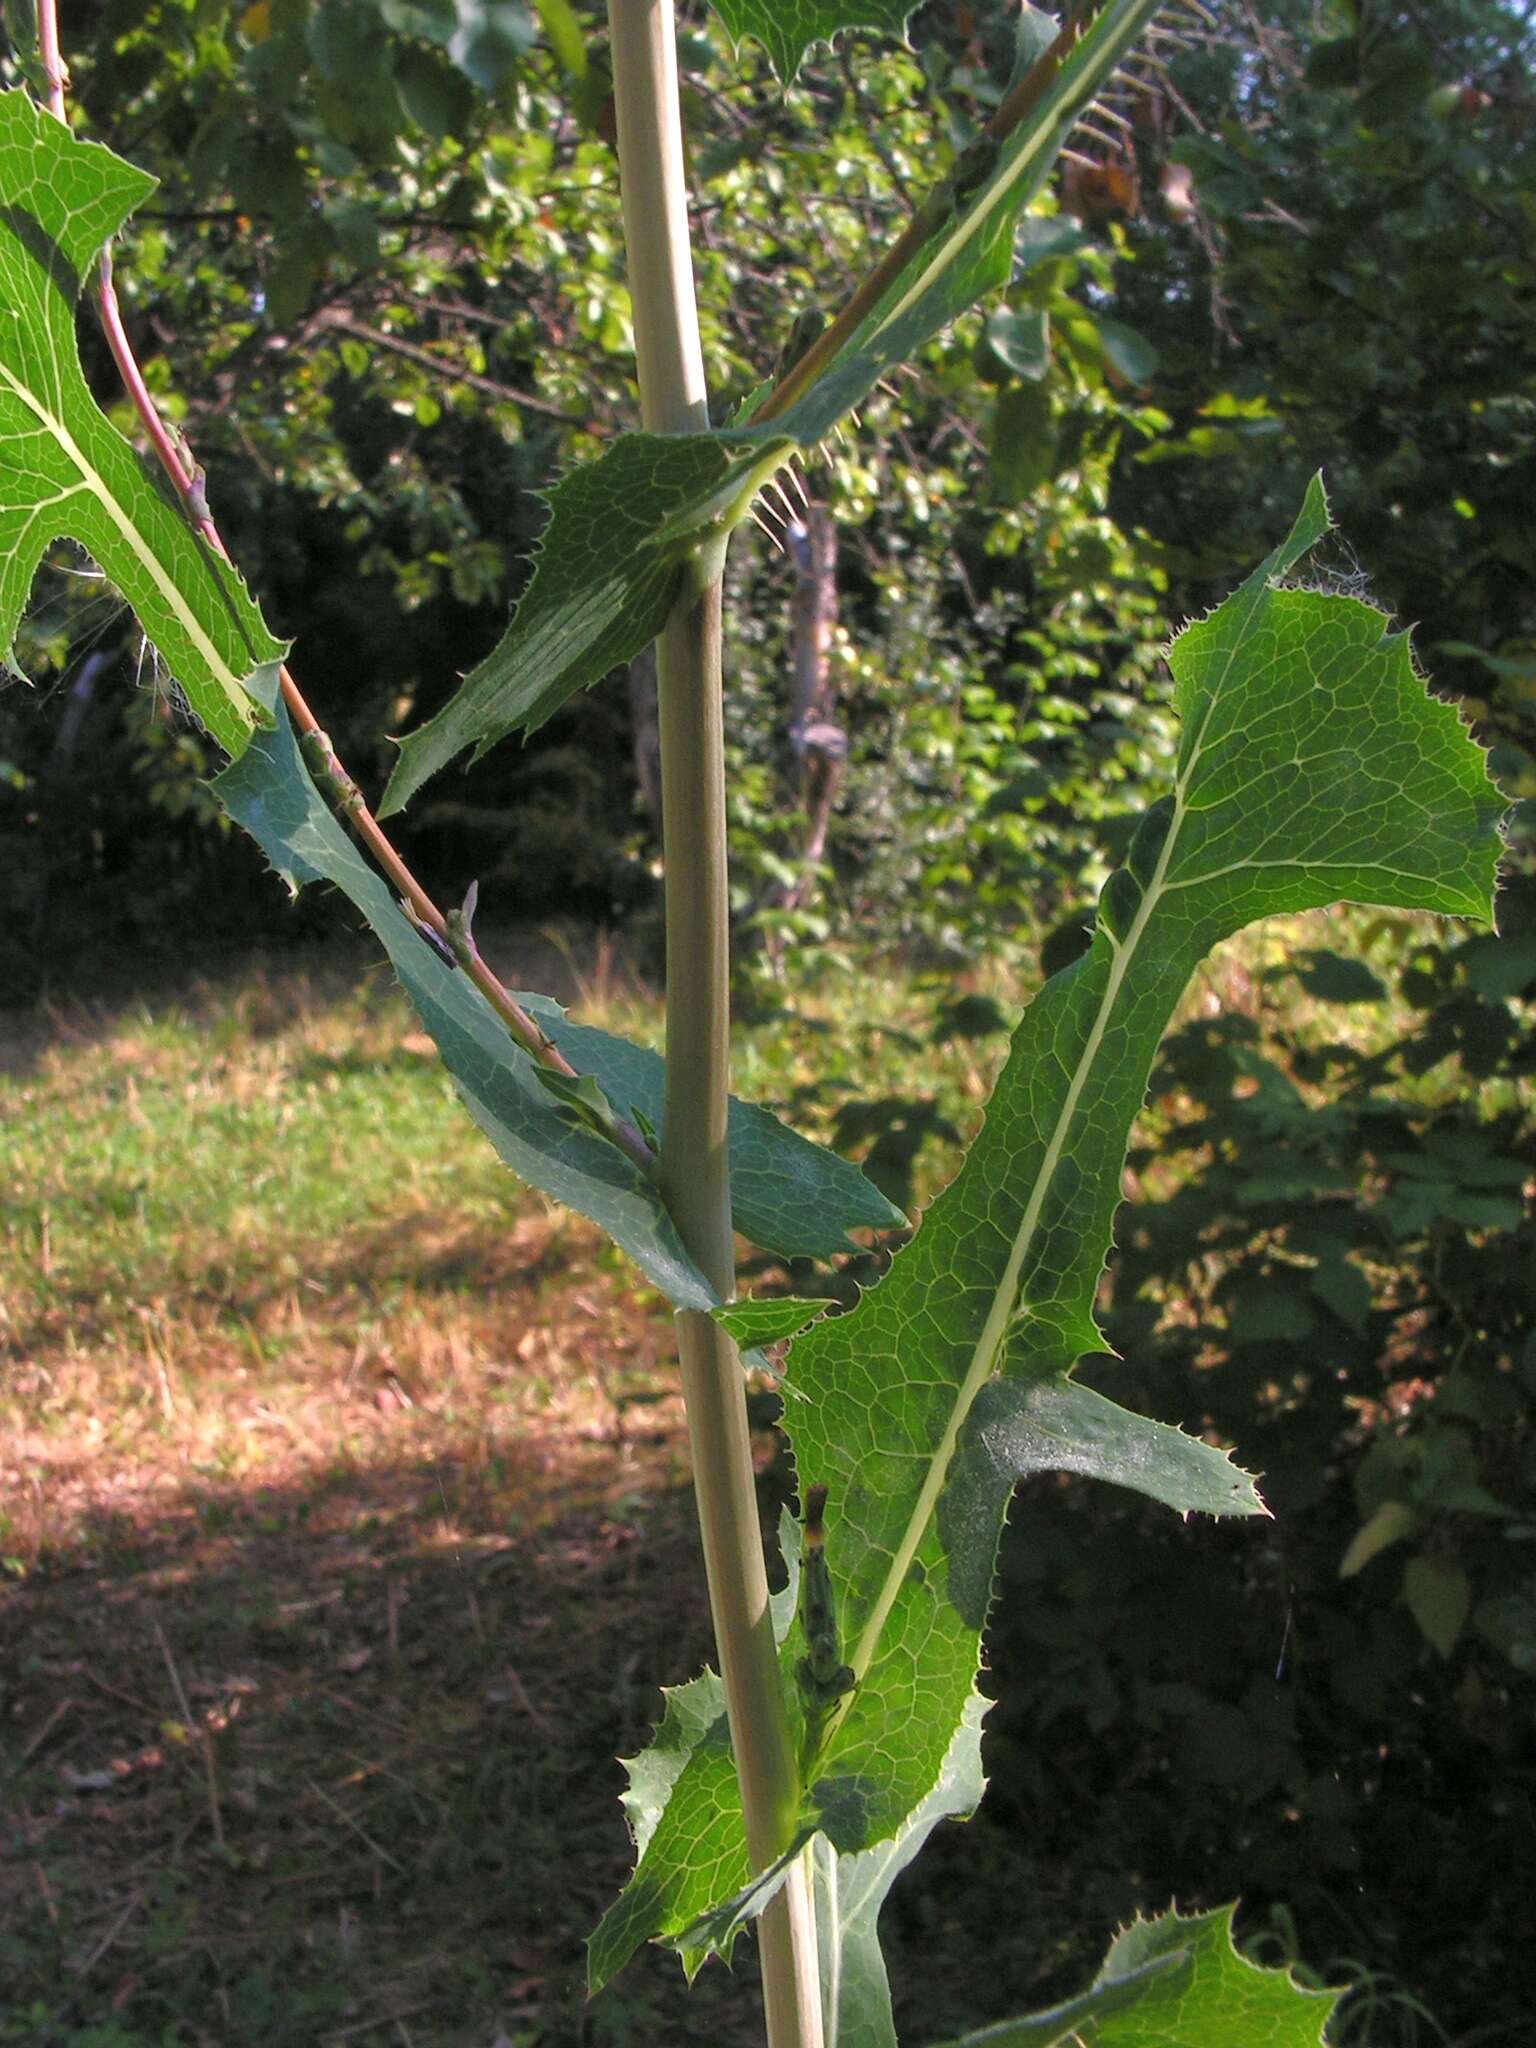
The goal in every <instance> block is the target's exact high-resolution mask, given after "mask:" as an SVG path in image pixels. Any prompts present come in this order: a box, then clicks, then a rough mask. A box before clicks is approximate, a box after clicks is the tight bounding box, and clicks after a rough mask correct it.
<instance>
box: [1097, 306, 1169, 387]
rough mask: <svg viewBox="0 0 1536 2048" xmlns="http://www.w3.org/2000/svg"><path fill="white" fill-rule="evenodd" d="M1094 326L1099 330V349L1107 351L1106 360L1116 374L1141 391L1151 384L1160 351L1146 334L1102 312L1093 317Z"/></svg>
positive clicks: (1105, 353) (1105, 352) (1155, 372)
mask: <svg viewBox="0 0 1536 2048" xmlns="http://www.w3.org/2000/svg"><path fill="white" fill-rule="evenodd" d="M1093 324H1094V326H1095V327H1096V328H1097V329H1098V331H1099V346H1100V347H1101V348H1102V349H1103V351H1104V360H1105V362H1107V363H1108V364H1109V366H1110V368H1111V369H1113V370H1114V371H1115V373H1116V374H1117V375H1118V376H1120V377H1122V378H1124V380H1125V382H1126V383H1127V384H1133V385H1135V386H1136V388H1137V389H1138V390H1139V389H1140V388H1141V387H1142V386H1143V385H1144V384H1150V383H1151V381H1152V379H1153V378H1154V377H1155V376H1156V374H1157V360H1158V358H1157V350H1156V349H1155V348H1154V347H1153V346H1152V344H1151V342H1150V341H1148V340H1147V339H1146V338H1145V337H1144V336H1143V335H1140V334H1138V333H1137V332H1136V330H1135V329H1134V328H1133V327H1127V326H1126V325H1125V324H1124V322H1123V321H1120V320H1111V319H1109V318H1107V317H1106V316H1105V315H1104V314H1103V313H1096V314H1094V316H1093Z"/></svg>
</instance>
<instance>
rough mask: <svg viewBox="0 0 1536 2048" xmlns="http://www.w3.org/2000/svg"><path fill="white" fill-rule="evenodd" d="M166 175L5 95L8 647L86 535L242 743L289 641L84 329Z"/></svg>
mask: <svg viewBox="0 0 1536 2048" xmlns="http://www.w3.org/2000/svg"><path fill="white" fill-rule="evenodd" d="M154 187H155V180H154V179H153V178H151V177H149V176H148V175H147V174H146V173H145V172H143V171H138V170H135V169H134V168H133V166H132V165H131V164H125V163H124V162H123V161H122V159H121V158H120V157H116V156H114V155H113V154H112V152H111V151H110V150H109V149H104V148H103V147H102V146H101V144H100V143H96V142H77V141H76V140H75V138H74V136H72V135H71V134H70V132H69V130H68V129H67V128H65V127H64V125H63V123H62V122H59V121H56V120H54V119H53V117H52V116H51V115H50V114H47V113H45V112H44V111H43V110H42V108H40V107H38V106H35V105H34V104H33V102H32V101H31V100H30V99H29V98H28V97H27V95H26V93H24V92H21V91H15V92H5V93H0V198H3V204H0V655H8V654H9V653H10V650H11V647H12V644H13V642H14V639H15V634H16V627H17V623H18V621H19V620H20V617H21V613H22V608H23V606H24V605H25V603H26V600H27V595H28V593H29V591H30V590H31V587H32V579H33V577H34V576H35V574H36V573H37V566H38V563H39V562H40V561H41V560H42V558H43V555H44V553H45V551H46V550H47V549H48V547H50V546H51V545H52V543H53V542H54V541H56V540H60V539H64V538H68V539H71V540H75V541H78V542H79V543H80V545H81V547H83V548H84V549H85V550H86V552H87V553H88V554H89V555H90V556H91V557H92V558H93V559H94V560H95V562H96V563H97V564H98V566H99V567H100V569H101V570H102V572H103V574H104V575H105V576H106V577H107V579H108V581H109V582H111V583H112V584H113V585H115V586H116V588H117V589H118V590H119V591H121V593H122V595H123V597H124V598H125V599H126V600H127V602H128V603H129V605H131V606H132V608H133V611H134V613H135V615H136V617H137V618H138V621H139V624H140V625H141V626H142V627H143V629H144V633H145V636H146V638H147V639H148V640H149V641H150V642H151V644H152V645H153V646H154V647H155V648H156V649H157V651H158V652H159V654H160V657H161V659H162V660H163V661H164V663H165V665H166V668H167V669H168V670H169V671H170V674H171V675H172V676H173V677H174V679H175V681H176V683H177V684H178V685H179V687H180V688H181V690H182V691H183V692H184V694H185V696H186V699H187V702H188V703H189V704H190V706H191V707H192V710H193V711H194V712H195V713H196V714H197V716H198V718H199V719H200V720H201V721H202V723H203V724H204V725H205V726H206V727H207V728H208V730H209V732H210V733H212V735H213V737H214V738H215V739H216V740H217V741H218V742H219V744H220V745H221V746H222V747H223V748H224V749H225V751H226V752H227V753H230V754H239V753H240V752H241V750H242V749H243V748H244V746H245V744H246V742H247V741H248V740H249V739H250V736H251V734H252V732H253V731H254V730H255V729H256V727H257V726H258V725H261V724H266V723H268V722H269V715H268V713H267V712H266V711H265V709H264V708H263V706H262V704H261V702H260V699H259V696H258V695H257V694H256V691H257V689H258V686H259V685H260V683H261V681H262V677H261V671H263V670H266V669H269V668H270V667H271V666H272V665H273V664H275V663H277V662H279V661H281V659H282V657H283V653H284V648H283V645H282V643H281V642H280V641H278V640H275V639H274V638H273V637H272V635H271V634H270V633H269V632H268V631H267V629H266V627H265V625H264V624H263V623H262V619H261V614H260V613H259V612H258V610H257V609H256V606H255V605H254V604H253V603H252V601H251V598H250V596H249V594H248V593H247V591H246V588H245V586H244V584H243V583H242V582H241V580H240V578H239V576H238V575H237V574H236V573H235V571H234V570H233V569H232V568H230V566H229V565H228V563H227V562H224V561H222V560H220V558H219V557H218V556H217V555H215V554H214V553H213V552H212V551H211V550H210V549H209V548H208V547H207V546H206V545H205V544H204V543H203V542H202V540H201V539H200V538H199V537H198V535H197V534H196V533H195V532H194V530H193V528H192V526H191V524H190V522H189V521H188V519H187V515H186V513H185V512H184V511H183V509H182V507H181V505H180V504H179V503H178V502H177V500H176V498H175V495H174V493H173V492H172V490H171V489H170V486H169V485H168V484H167V483H166V482H165V481H164V480H163V479H162V478H161V477H160V476H159V475H158V474H156V473H155V472H153V471H151V470H150V469H149V467H148V466H147V465H146V464H145V463H144V462H143V461H142V460H141V459H140V457H139V456H138V455H137V454H136V453H135V452H134V450H133V449H132V448H131V447H130V446H129V444H128V443H127V442H126V441H125V440H124V439H123V437H122V435H121V434H120V433H118V431H117V429H116V428H115V427H114V426H113V425H112V423H111V421H110V420H109V419H108V418H107V416H106V414H105V413H104V412H102V410H101V408H100V407H99V406H98V405H97V403H96V401H95V400H94V399H93V398H92V396H91V394H90V391H89V390H88V388H87V386H86V382H85V377H84V374H83V372H82V370H81V368H80V353H79V349H78V347H77V345H76V341H75V306H76V302H77V300H78V299H79V296H80V291H81V287H82V285H83V283H84V281H85V279H86V277H87V276H88V275H89V274H90V272H91V271H92V269H93V268H94V266H95V264H96V260H97V258H98V256H99V255H100V253H101V250H102V248H103V246H104V244H105V243H106V242H107V241H108V240H109V238H110V237H111V236H112V235H113V234H115V233H116V231H117V230H118V229H119V228H120V227H121V226H122V224H123V222H124V221H125V220H126V219H127V218H128V216H129V214H130V213H131V212H132V211H133V209H134V208H135V207H136V206H137V205H138V204H139V203H140V202H141V201H142V200H143V199H144V198H146V197H147V196H148V194H149V193H150V192H152V191H153V190H154ZM266 680H267V682H268V683H270V677H268V678H267V679H266Z"/></svg>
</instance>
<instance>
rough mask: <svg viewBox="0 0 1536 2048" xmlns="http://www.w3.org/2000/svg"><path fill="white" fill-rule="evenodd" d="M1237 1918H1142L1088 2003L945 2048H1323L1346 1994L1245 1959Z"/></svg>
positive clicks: (1116, 1949)
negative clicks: (1235, 1929) (1237, 1940)
mask: <svg viewBox="0 0 1536 2048" xmlns="http://www.w3.org/2000/svg"><path fill="white" fill-rule="evenodd" d="M1232 1912H1233V1909H1232V1907H1231V1906H1219V1907H1217V1908H1216V1909H1215V1910H1214V1911H1213V1912H1210V1913H1191V1914H1188V1915H1183V1914H1179V1913H1176V1912H1175V1913H1163V1914H1160V1915H1159V1916H1158V1918H1157V1919H1155V1920H1137V1921H1135V1922H1134V1923H1133V1924H1132V1925H1131V1926H1129V1927H1127V1928H1126V1929H1125V1930H1124V1932H1123V1933H1121V1934H1117V1935H1116V1936H1115V1939H1114V1941H1113V1942H1112V1943H1111V1944H1110V1949H1109V1953H1108V1955H1107V1956H1106V1957H1105V1958H1104V1963H1103V1966H1102V1968H1101V1969H1100V1971H1099V1974H1098V1976H1097V1977H1096V1978H1095V1979H1094V1981H1093V1984H1092V1986H1091V1988H1090V1989H1089V1990H1087V1991H1085V1992H1084V1993H1083V1995H1082V1997H1080V1998H1073V1999H1069V2000H1068V2001H1067V2003H1066V2004H1065V2005H1058V2006H1054V2007H1052V2009H1051V2010H1050V2011H1049V2012H1039V2013H1034V2014H1031V2015H1030V2016H1029V2017H1028V2018H1026V2019H1018V2020H1004V2021H1002V2022H1001V2023H1000V2024H999V2025H997V2026H992V2027H983V2028H981V2029H980V2030H979V2031H978V2032H976V2033H973V2034H967V2035H965V2036H964V2038H963V2039H962V2040H958V2041H950V2042H946V2043H944V2044H943V2048H1319V2044H1320V2043H1321V2042H1322V2039H1323V2029H1324V2027H1325V2026H1326V2025H1327V2024H1328V2018H1329V2015H1330V2014H1331V2013H1332V2011H1333V2009H1334V2007H1335V2006H1336V2005H1337V2004H1338V2002H1339V1999H1340V1997H1341V1995H1342V1994H1341V1993H1339V1992H1337V1991H1311V1990H1306V1989H1304V1988H1303V1987H1302V1986H1301V1985H1299V1984H1297V1983H1295V1982H1294V1981H1293V1979H1292V1977H1291V1975H1290V1972H1289V1971H1288V1970H1269V1969H1264V1968H1262V1967H1261V1966H1260V1965H1259V1964H1257V1963H1251V1962H1249V1960H1248V1959H1247V1957H1246V1956H1244V1955H1242V1954H1241V1953H1240V1952H1239V1951H1238V1949H1237V1948H1236V1946H1235V1945H1234V1943H1233V1940H1232ZM828 2048H832V2043H830V2042H829V2043H828ZM837 2048H848V2044H844V2043H842V2042H839V2043H838V2044H837Z"/></svg>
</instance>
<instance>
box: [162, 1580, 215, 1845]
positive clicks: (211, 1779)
mask: <svg viewBox="0 0 1536 2048" xmlns="http://www.w3.org/2000/svg"><path fill="white" fill-rule="evenodd" d="M154 1630H155V1640H156V1641H157V1642H158V1643H159V1645H160V1654H161V1656H162V1657H163V1658H164V1659H165V1668H166V1670H167V1671H168V1672H169V1673H170V1675H171V1690H172V1691H173V1692H174V1693H175V1695H176V1704H177V1706H178V1707H179V1708H180V1710H181V1723H182V1726H183V1727H184V1728H185V1729H186V1731H187V1733H188V1734H189V1735H192V1734H194V1733H195V1734H196V1735H197V1737H198V1738H199V1741H200V1742H201V1745H202V1751H203V1772H204V1775H205V1776H206V1778H207V1780H208V1814H209V1818H210V1819H211V1820H212V1822H213V1839H214V1841H215V1842H216V1843H217V1844H218V1847H219V1851H220V1853H221V1854H222V1853H223V1852H224V1850H225V1841H224V1814H223V1810H222V1808H221V1807H220V1805H219V1774H218V1767H217V1765H216V1764H215V1762H214V1756H213V1730H212V1729H211V1728H210V1727H209V1726H208V1724H207V1722H206V1721H194V1720H193V1718H192V1708H191V1706H190V1704H189V1703H188V1700H187V1695H186V1691H185V1689H184V1687H183V1686H182V1683H181V1673H180V1672H179V1671H178V1670H177V1669H176V1659H175V1658H174V1657H173V1656H172V1655H171V1646H170V1644H169V1643H168V1642H167V1641H166V1639H165V1630H164V1629H163V1628H162V1627H161V1626H160V1624H159V1622H158V1621H157V1622H156V1623H155V1624H154Z"/></svg>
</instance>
